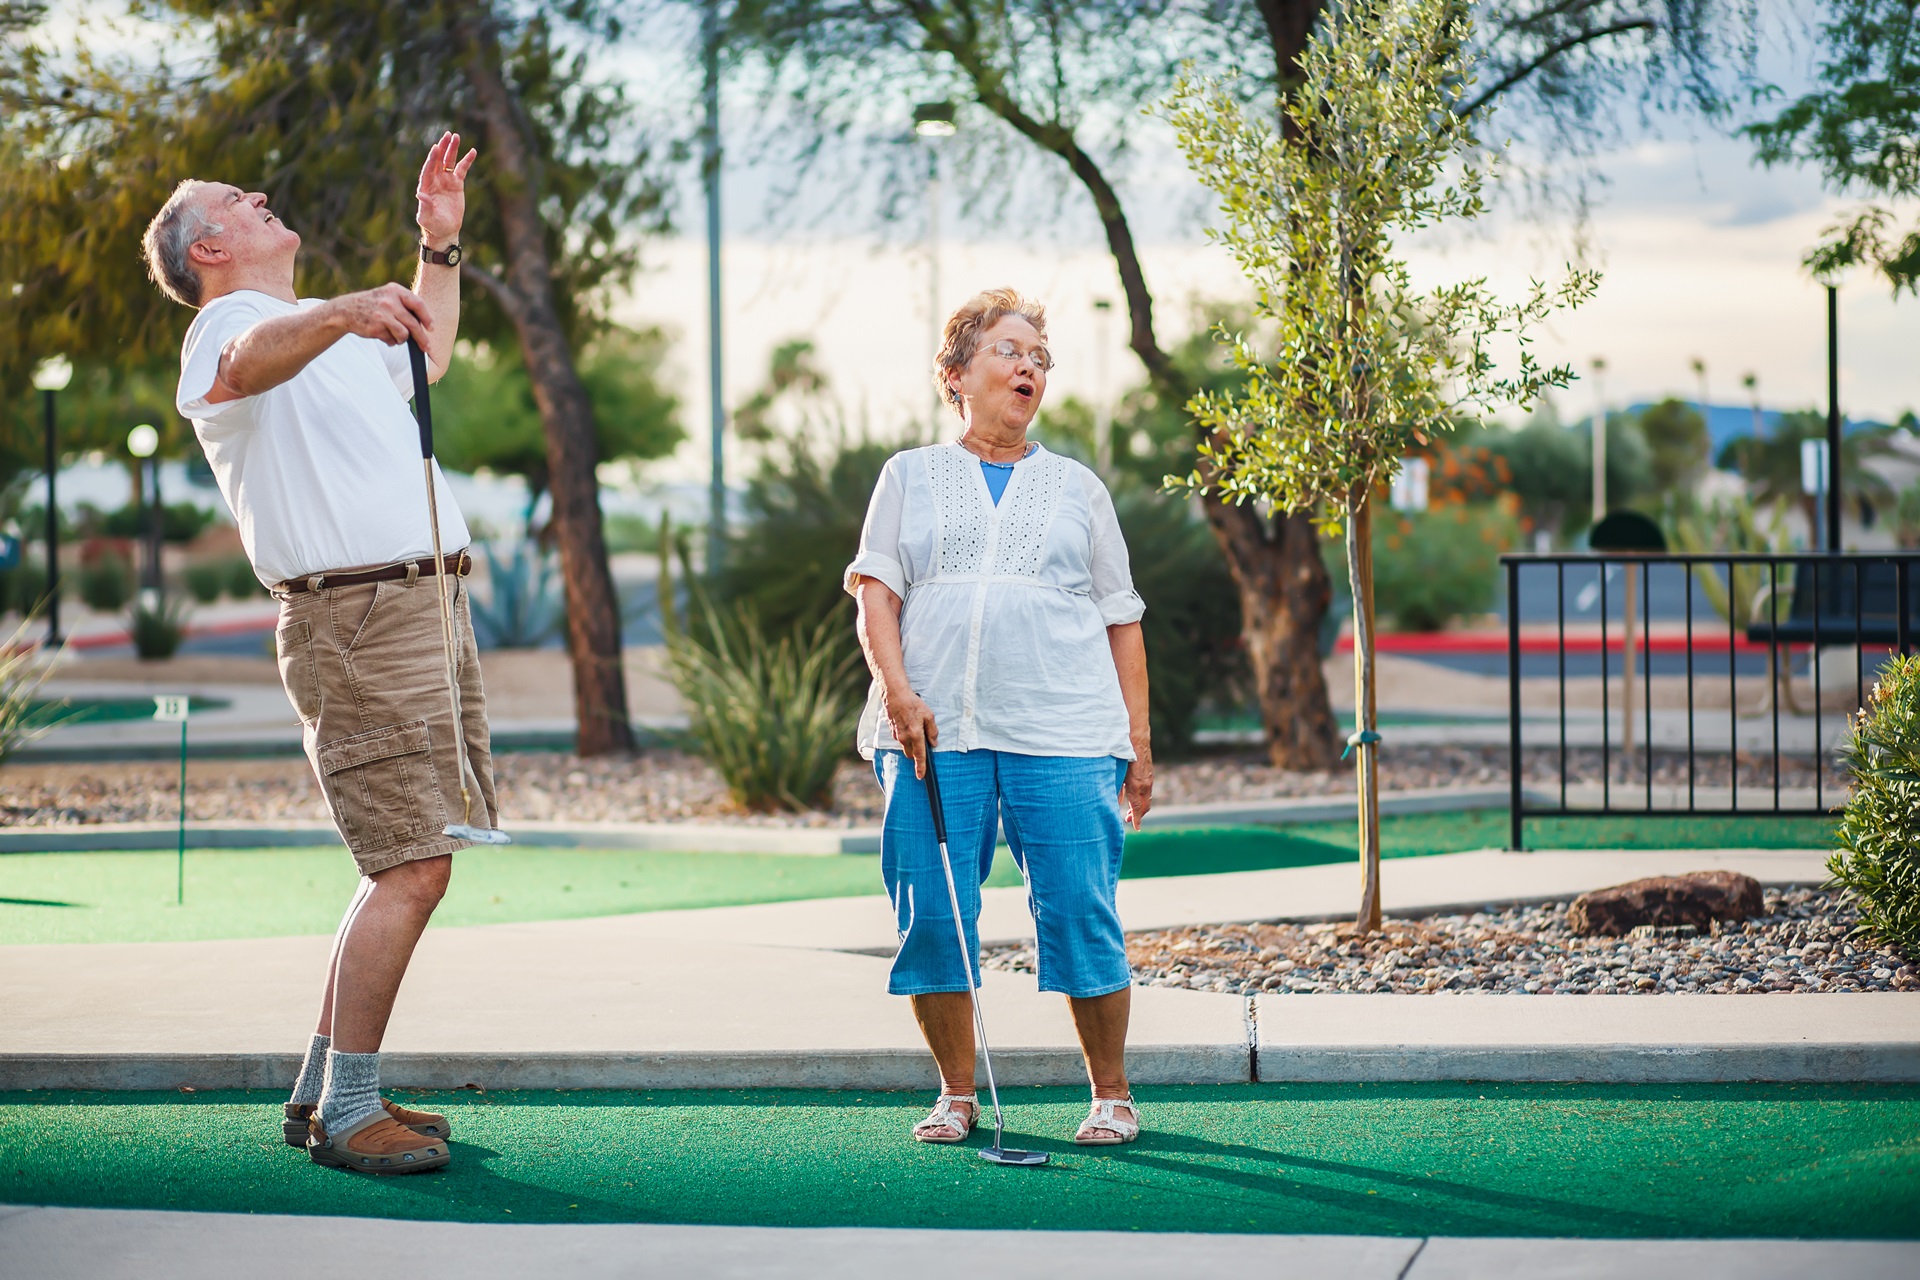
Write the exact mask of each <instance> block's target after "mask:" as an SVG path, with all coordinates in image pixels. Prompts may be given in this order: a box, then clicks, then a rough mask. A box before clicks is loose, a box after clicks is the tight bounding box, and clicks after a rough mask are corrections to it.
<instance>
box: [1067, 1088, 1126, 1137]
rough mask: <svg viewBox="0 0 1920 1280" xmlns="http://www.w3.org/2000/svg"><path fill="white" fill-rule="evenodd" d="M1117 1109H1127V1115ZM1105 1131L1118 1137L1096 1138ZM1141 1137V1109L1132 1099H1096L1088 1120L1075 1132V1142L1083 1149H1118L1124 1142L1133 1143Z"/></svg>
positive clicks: (1089, 1110)
mask: <svg viewBox="0 0 1920 1280" xmlns="http://www.w3.org/2000/svg"><path fill="white" fill-rule="evenodd" d="M1116 1107H1125V1108H1126V1109H1127V1114H1126V1115H1124V1116H1123V1115H1121V1114H1120V1113H1119V1112H1118V1111H1116V1110H1115V1108H1116ZM1102 1131H1105V1132H1106V1133H1111V1134H1117V1135H1118V1136H1117V1137H1112V1138H1106V1137H1095V1136H1094V1135H1095V1134H1097V1133H1100V1132H1102ZM1139 1136H1140V1108H1139V1106H1138V1105H1137V1104H1135V1102H1134V1100H1133V1099H1132V1098H1131V1097H1126V1098H1095V1099H1094V1100H1093V1105H1092V1106H1091V1107H1089V1108H1088V1110H1087V1118H1086V1119H1085V1120H1082V1121H1081V1122H1080V1127H1079V1128H1078V1129H1076V1130H1074V1133H1073V1140H1074V1141H1075V1142H1076V1143H1078V1144H1079V1145H1081V1146H1083V1147H1117V1146H1119V1145H1120V1144H1121V1143H1123V1142H1132V1141H1133V1140H1134V1139H1135V1138H1137V1137H1139Z"/></svg>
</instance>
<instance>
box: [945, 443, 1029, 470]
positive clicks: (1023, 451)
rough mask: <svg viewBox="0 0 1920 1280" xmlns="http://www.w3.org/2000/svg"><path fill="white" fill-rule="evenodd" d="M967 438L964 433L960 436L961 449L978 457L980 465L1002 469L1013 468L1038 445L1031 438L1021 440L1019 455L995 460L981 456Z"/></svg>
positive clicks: (989, 446) (988, 446)
mask: <svg viewBox="0 0 1920 1280" xmlns="http://www.w3.org/2000/svg"><path fill="white" fill-rule="evenodd" d="M969 438H970V437H968V436H964V435H963V436H961V437H960V440H959V444H960V447H961V448H962V449H965V450H966V451H967V452H968V453H971V454H972V455H973V456H974V457H976V458H979V459H980V463H981V465H982V466H988V467H998V468H1000V469H1001V470H1003V471H1011V470H1013V468H1014V467H1015V466H1016V465H1017V464H1019V463H1020V462H1022V461H1024V460H1025V459H1026V458H1028V457H1030V456H1031V455H1032V453H1033V451H1034V450H1035V449H1036V448H1038V447H1039V445H1038V443H1037V442H1036V441H1033V440H1027V441H1023V442H1022V443H1021V445H1020V456H1019V457H1018V458H1015V459H1014V460H1013V461H1012V462H995V461H994V460H993V459H992V458H988V457H985V456H983V455H982V454H981V452H980V450H979V449H976V448H974V447H973V445H971V444H969V443H967V442H968V440H969ZM983 447H985V448H992V447H993V446H991V445H987V446H983Z"/></svg>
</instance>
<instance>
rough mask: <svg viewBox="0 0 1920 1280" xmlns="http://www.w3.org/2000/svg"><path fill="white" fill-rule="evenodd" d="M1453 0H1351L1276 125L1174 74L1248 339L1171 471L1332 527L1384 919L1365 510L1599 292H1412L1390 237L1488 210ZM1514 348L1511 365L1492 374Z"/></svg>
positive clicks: (1363, 836)
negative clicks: (1236, 379)
mask: <svg viewBox="0 0 1920 1280" xmlns="http://www.w3.org/2000/svg"><path fill="white" fill-rule="evenodd" d="M1471 47H1472V46H1471V19H1470V18H1469V17H1468V15H1467V12H1466V9H1465V7H1464V6H1463V5H1461V4H1459V3H1457V0H1347V2H1346V3H1342V4H1340V5H1338V6H1336V7H1334V8H1332V9H1330V10H1329V12H1328V14H1327V17H1326V19H1325V20H1324V21H1323V22H1322V23H1321V25H1320V27H1319V28H1318V30H1317V31H1316V33H1315V35H1314V37H1313V39H1312V40H1310V41H1309V42H1308V44H1307V48H1306V50H1305V51H1304V53H1303V55H1302V57H1301V60H1300V70H1301V77H1300V84H1299V87H1298V89H1297V90H1296V91H1295V92H1294V94H1293V95H1292V97H1291V99H1290V100H1289V102H1288V104H1287V107H1286V120H1285V124H1284V127H1276V126H1275V125H1274V124H1271V123H1269V122H1268V121H1267V120H1266V119H1265V118H1263V117H1261V116H1257V115H1255V114H1253V113H1251V112H1249V111H1248V110H1247V108H1246V106H1245V104H1244V102H1243V99H1242V97H1241V96H1240V95H1239V94H1237V93H1235V92H1234V91H1233V90H1232V87H1231V86H1230V85H1228V84H1226V83H1224V82H1223V81H1221V80H1220V79H1217V78H1208V77H1204V76H1197V75H1192V76H1187V77H1183V78H1182V80H1181V82H1180V84H1179V85H1178V87H1177V88H1176V89H1175V91H1174V94H1173V96H1172V97H1171V98H1170V99H1169V101H1168V104H1167V107H1166V112H1167V115H1168V118H1169V119H1170V120H1171V122H1172V124H1173V127H1174V130H1175V132H1176V134H1177V136H1178V140H1179V145H1180V148H1181V151H1182V152H1183V153H1184V154H1185V156H1186V158H1187V162H1188V164H1189V165H1190V166H1191V168H1192V169H1193V171H1194V173H1195V175H1196V176H1197V177H1198V178H1199V179H1200V181H1201V182H1202V183H1203V184H1205V185H1206V187H1207V188H1208V189H1210V190H1211V191H1212V192H1213V193H1214V194H1215V195H1216V196H1217V197H1218V199H1219V211H1220V214H1221V216H1222V223H1223V225H1222V227H1221V228H1220V229H1219V230H1218V231H1217V232H1215V233H1214V236H1215V239H1216V240H1217V241H1218V242H1219V243H1221V244H1222V245H1224V246H1225V247H1226V249H1227V250H1228V251H1229V252H1230V253H1232V255H1233V256H1234V258H1235V260H1236V261H1237V262H1238V263H1239V265H1240V268H1241V270H1242V272H1243V273H1244V274H1245V275H1246V277H1247V280H1248V282H1249V284H1250V285H1251V286H1252V288H1253V293H1254V297H1255V312H1256V315H1257V316H1258V317H1259V319H1260V320H1261V321H1262V322H1263V329H1264V331H1265V332H1263V334H1262V336H1261V337H1259V338H1258V339H1256V338H1254V337H1250V336H1248V335H1247V334H1244V333H1243V334H1234V333H1230V332H1228V331H1227V330H1225V328H1224V327H1223V328H1222V330H1221V332H1220V337H1221V338H1222V340H1223V341H1226V342H1228V343H1230V344H1231V346H1232V350H1233V356H1234V361H1235V363H1236V364H1237V365H1238V366H1239V368H1240V370H1241V371H1242V372H1243V373H1244V374H1245V377H1246V381H1245V383H1244V386H1243V388H1242V389H1239V390H1230V391H1225V392H1218V391H1216V392H1203V393H1201V394H1199V395H1196V396H1195V397H1194V398H1193V399H1192V401H1190V403H1189V409H1190V410H1191V412H1192V413H1193V415H1194V418H1195V421H1196V423H1197V425H1198V427H1199V429H1200V430H1201V431H1202V432H1203V433H1204V435H1205V438H1204V440H1203V442H1202V443H1201V445H1200V449H1199V453H1200V464H1199V466H1198V467H1197V468H1196V469H1195V470H1194V471H1193V473H1192V474H1190V475H1189V476H1187V477H1185V479H1184V481H1183V482H1176V483H1183V484H1184V485H1185V487H1187V488H1190V489H1192V490H1196V491H1199V492H1203V493H1207V494H1210V495H1214V496H1215V497H1216V499H1217V500H1221V501H1227V502H1231V503H1234V504H1236V505H1242V506H1244V505H1249V504H1252V505H1263V504H1271V505H1272V506H1273V508H1274V509H1275V510H1277V511H1284V512H1288V513H1292V514H1295V515H1299V516H1305V517H1307V518H1309V519H1311V520H1312V521H1313V522H1314V523H1316V524H1317V525H1319V526H1320V527H1321V528H1322V529H1323V530H1325V531H1326V532H1328V533H1330V534H1344V535H1345V538H1346V549H1347V568H1348V575H1347V576H1348V581H1349V582H1350V584H1351V587H1352V591H1353V631H1354V646H1353V654H1354V691H1355V706H1356V720H1357V730H1356V732H1355V733H1354V734H1353V735H1352V736H1351V737H1350V738H1349V739H1348V740H1347V741H1348V746H1349V749H1350V750H1351V749H1352V748H1356V747H1357V748H1358V750H1359V756H1358V759H1357V761H1356V773H1357V775H1358V781H1359V802H1360V857H1361V863H1362V868H1363V885H1362V893H1361V902H1360V911H1359V916H1358V921H1359V924H1360V925H1361V927H1363V928H1365V929H1368V930H1372V929H1377V928H1378V927H1379V924H1380V865H1379V860H1380V841H1379V835H1380V818H1379V800H1378V756H1379V743H1380V734H1379V731H1378V728H1377V721H1376V716H1375V707H1374V599H1373V563H1372V549H1371V548H1372V538H1371V524H1370V522H1371V518H1372V505H1373V502H1374V500H1375V497H1376V495H1377V494H1378V493H1379V491H1380V490H1381V489H1382V487H1383V486H1385V485H1386V484H1388V483H1389V482H1390V481H1391V480H1392V478H1393V476H1394V475H1395V474H1396V473H1397V472H1398V471H1399V469H1400V466H1401V459H1402V457H1403V456H1404V455H1405V454H1406V452H1407V451H1408V450H1409V449H1411V448H1414V447H1416V446H1419V445H1424V444H1426V443H1428V442H1429V441H1430V440H1431V439H1432V438H1433V437H1434V436H1435V435H1436V434H1437V433H1440V432H1444V431H1449V430H1452V429H1453V426H1454V424H1455V423H1456V422H1458V421H1460V420H1461V419H1462V418H1468V419H1471V418H1474V417H1477V416H1478V415H1479V414H1480V412H1481V411H1482V410H1483V409H1484V408H1485V407H1486V406H1487V405H1489V404H1490V403H1492V402H1495V401H1510V402H1513V403H1517V404H1519V405H1521V406H1522V407H1525V406H1527V405H1529V404H1531V402H1532V401H1533V399H1534V397H1535V396H1536V395H1537V394H1538V393H1539V392H1540V391H1541V390H1543V389H1544V388H1547V387H1555V386H1564V385H1566V384H1567V382H1569V381H1570V380H1571V378H1572V376H1573V374H1572V370H1571V369H1569V368H1567V367H1565V366H1559V367H1554V368H1545V367H1542V366H1541V365H1540V363H1539V362H1538V361H1537V360H1536V359H1535V358H1534V356H1533V354H1532V352H1531V351H1530V350H1529V349H1528V340H1527V332H1528V329H1529V328H1530V327H1531V326H1533V325H1535V324H1537V323H1538V322H1539V321H1541V320H1542V319H1544V318H1545V317H1546V316H1547V315H1549V314H1550V313H1552V312H1553V311H1554V310H1556V309H1557V308H1560V307H1565V306H1573V305H1577V304H1578V303H1580V302H1581V301H1583V300H1584V299H1585V298H1587V297H1588V296H1590V295H1591V293H1592V292H1593V290H1594V288H1595V287H1596V286H1597V284H1598V278H1597V276H1595V275H1594V274H1593V273H1592V272H1588V271H1570V272H1569V273H1568V275H1567V276H1566V278H1565V279H1564V281H1563V282H1561V283H1560V284H1558V285H1557V286H1549V285H1546V284H1542V283H1539V282H1535V283H1534V284H1533V285H1532V287H1531V289H1530V290H1529V291H1528V292H1527V294H1526V296H1524V297H1523V298H1521V299H1520V300H1519V301H1517V302H1503V301H1501V300H1500V299H1499V298H1498V297H1496V296H1495V295H1494V294H1493V292H1492V291H1491V290H1490V289H1489V288H1488V287H1487V284H1486V282H1485V281H1484V280H1472V281H1467V282H1464V283H1459V284H1452V285H1445V286H1442V287H1438V288H1434V289H1430V290H1426V291H1422V290H1421V289H1420V288H1418V287H1416V285H1415V283H1414V280H1413V278H1412V274H1411V272H1410V271H1409V269H1408V267H1407V265H1406V263H1405V262H1404V261H1402V260H1401V259H1398V258H1396V257H1395V256H1394V252H1395V248H1396V241H1398V240H1399V239H1400V238H1401V237H1403V236H1406V235H1408V234H1410V233H1413V232H1416V231H1418V230H1420V229H1421V228H1424V227H1430V226H1433V225H1435V224H1436V223H1440V222H1445V221H1458V220H1470V219H1473V218H1475V217H1478V216H1479V215H1480V214H1481V213H1482V212H1483V211H1484V207H1485V206H1484V201H1483V195H1482V188H1483V185H1484V183H1485V181H1486V169H1485V167H1484V165H1482V164H1479V163H1476V160H1475V156H1476V154H1477V146H1476V143H1475V140H1474V137H1473V132H1472V124H1471V120H1470V117H1468V116H1467V115H1466V114H1465V113H1463V112H1461V111H1460V110H1458V106H1459V104H1460V102H1461V100H1462V99H1463V97H1464V96H1465V95H1468V94H1470V93H1472V92H1473V86H1474V70H1475V65H1476V63H1477V61H1478V59H1477V58H1476V57H1475V56H1474V54H1473V53H1472V52H1471ZM1503 348H1511V349H1512V351H1511V357H1512V360H1513V362H1514V365H1513V368H1512V371H1511V372H1510V373H1507V374H1505V375H1504V376H1503V375H1501V374H1500V372H1499V365H1500V363H1501V361H1500V358H1499V357H1500V356H1501V355H1502V354H1505V353H1504V352H1503V351H1502V349H1503Z"/></svg>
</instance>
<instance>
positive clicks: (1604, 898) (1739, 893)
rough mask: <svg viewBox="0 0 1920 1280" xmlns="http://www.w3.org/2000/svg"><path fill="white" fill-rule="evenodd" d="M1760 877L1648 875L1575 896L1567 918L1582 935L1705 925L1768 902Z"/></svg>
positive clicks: (1756, 910) (1724, 873) (1749, 912)
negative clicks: (1646, 928)
mask: <svg viewBox="0 0 1920 1280" xmlns="http://www.w3.org/2000/svg"><path fill="white" fill-rule="evenodd" d="M1764 901H1765V899H1764V895H1763V894H1762V893H1761V890H1760V882H1759V881H1758V880H1755V879H1754V878H1753V877H1752V876H1745V875H1741V874H1740V873H1739V872H1738V871H1690V872H1688V873H1687V874H1685V875H1679V876H1648V877H1647V878H1646V879H1644V880H1633V881H1630V882H1628V883H1627V884H1618V885H1614V886H1613V887H1612V888H1610V889H1595V890H1594V891H1593V892H1591V893H1583V894H1581V895H1580V896H1579V897H1577V898H1575V899H1574V900H1573V905H1572V906H1571V907H1569V908H1568V909H1567V924H1568V926H1569V927H1570V928H1571V929H1572V930H1573V932H1575V933H1577V934H1580V935H1582V936H1584V937H1611V938H1617V937H1622V936H1624V935H1626V934H1628V933H1630V932H1632V931H1633V930H1634V929H1638V928H1642V927H1645V926H1651V927H1653V928H1656V929H1671V928H1676V927H1678V926H1681V925H1692V926H1693V927H1694V928H1696V929H1706V928H1709V927H1711V926H1712V924H1713V922H1714V921H1716V920H1745V919H1747V918H1748V917H1749V916H1755V915H1758V914H1760V911H1761V909H1762V907H1763V905H1764Z"/></svg>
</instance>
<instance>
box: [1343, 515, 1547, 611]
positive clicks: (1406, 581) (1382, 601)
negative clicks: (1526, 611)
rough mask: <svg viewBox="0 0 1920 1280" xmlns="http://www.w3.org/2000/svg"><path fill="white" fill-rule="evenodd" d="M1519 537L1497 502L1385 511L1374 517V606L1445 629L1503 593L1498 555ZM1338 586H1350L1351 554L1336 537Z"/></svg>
mask: <svg viewBox="0 0 1920 1280" xmlns="http://www.w3.org/2000/svg"><path fill="white" fill-rule="evenodd" d="M1519 536H1520V530H1519V525H1518V523H1517V522H1516V521H1515V519H1514V517H1513V516H1512V515H1510V514H1508V513H1507V512H1506V511H1505V510H1504V509H1502V508H1501V507H1499V506H1497V505H1486V506H1474V507H1466V506H1453V507H1439V508H1436V509H1434V510H1431V511H1421V512H1416V513H1414V514H1412V515H1407V514H1403V513H1401V512H1395V511H1381V512H1379V513H1378V514H1377V515H1376V516H1375V518H1374V522H1373V590H1374V599H1375V601H1377V603H1376V604H1375V606H1374V607H1375V608H1376V609H1378V610H1379V611H1380V613H1381V614H1382V616H1383V617H1384V618H1387V619H1391V621H1392V623H1393V625H1394V626H1395V627H1397V628H1398V629H1400V630H1402V631H1438V630H1440V629H1441V628H1442V627H1444V626H1446V625H1447V623H1449V622H1451V621H1453V620H1454V619H1456V618H1462V617H1469V616H1471V615H1473V614H1477V613H1485V612H1486V611H1487V610H1488V609H1490V608H1492V607H1493V603H1494V600H1495V599H1496V597H1497V594H1498V591H1499V576H1498V572H1497V571H1498V568H1499V557H1500V553H1501V552H1502V551H1505V550H1507V549H1508V548H1510V547H1512V546H1513V545H1514V543H1515V542H1516V541H1517V540H1518V538H1519ZM1328 546H1329V550H1328V555H1327V560H1328V565H1327V567H1328V569H1329V571H1330V572H1331V573H1332V574H1333V579H1334V589H1335V590H1336V591H1339V592H1345V591H1347V566H1346V555H1345V553H1344V551H1343V550H1342V549H1341V548H1340V546H1339V545H1338V544H1337V543H1329V544H1328Z"/></svg>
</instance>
